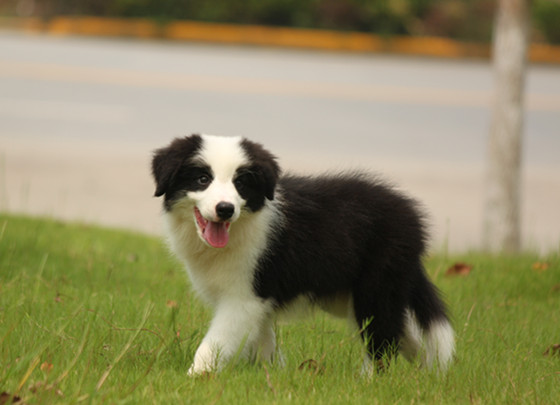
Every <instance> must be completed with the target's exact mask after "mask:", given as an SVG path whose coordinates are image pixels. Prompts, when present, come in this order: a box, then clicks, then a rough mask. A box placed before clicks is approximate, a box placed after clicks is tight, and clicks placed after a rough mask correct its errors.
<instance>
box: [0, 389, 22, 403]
mask: <svg viewBox="0 0 560 405" xmlns="http://www.w3.org/2000/svg"><path fill="white" fill-rule="evenodd" d="M4 404H23V402H21V398H20V397H18V396H17V395H11V394H8V393H7V392H6V391H3V392H2V393H1V394H0V405H4Z"/></svg>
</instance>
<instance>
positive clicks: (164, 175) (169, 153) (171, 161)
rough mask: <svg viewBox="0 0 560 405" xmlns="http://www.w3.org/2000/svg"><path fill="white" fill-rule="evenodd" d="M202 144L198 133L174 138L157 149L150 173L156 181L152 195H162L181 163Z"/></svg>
mask: <svg viewBox="0 0 560 405" xmlns="http://www.w3.org/2000/svg"><path fill="white" fill-rule="evenodd" d="M201 146H202V137H201V136H200V135H191V136H187V137H184V138H175V139H174V140H173V141H172V142H171V144H170V145H169V146H167V147H165V148H161V149H157V150H156V151H155V152H154V157H153V159H152V175H153V176H154V180H155V182H156V191H155V193H154V195H155V196H156V197H160V196H162V195H164V194H165V193H166V192H167V190H168V189H169V186H170V185H171V183H172V182H173V179H174V178H175V176H176V175H177V173H178V171H179V169H180V168H181V166H182V165H183V163H184V162H185V161H186V160H188V159H189V158H191V157H192V156H193V155H194V154H195V153H196V152H197V151H198V150H199V149H200V147H201Z"/></svg>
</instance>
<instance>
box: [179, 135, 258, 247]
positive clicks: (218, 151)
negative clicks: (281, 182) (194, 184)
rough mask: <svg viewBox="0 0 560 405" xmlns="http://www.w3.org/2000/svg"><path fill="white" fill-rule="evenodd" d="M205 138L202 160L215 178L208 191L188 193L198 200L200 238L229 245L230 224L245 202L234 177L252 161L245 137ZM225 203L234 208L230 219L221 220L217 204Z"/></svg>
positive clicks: (196, 214) (197, 220) (235, 218)
mask: <svg viewBox="0 0 560 405" xmlns="http://www.w3.org/2000/svg"><path fill="white" fill-rule="evenodd" d="M202 139H203V145H202V149H201V151H200V153H199V156H200V162H201V163H203V164H205V165H207V166H209V167H210V170H211V173H210V174H211V175H212V181H211V183H210V185H209V186H208V188H206V189H205V190H203V191H196V192H189V194H188V196H189V198H191V199H192V200H193V201H194V202H195V209H194V213H193V215H194V216H195V220H196V224H197V228H198V233H199V235H200V237H201V238H202V239H203V240H204V241H205V242H206V243H207V244H209V245H210V246H212V247H225V246H226V245H227V243H228V240H229V227H230V224H231V223H232V222H235V221H236V220H237V219H238V218H239V215H240V213H241V208H242V207H243V205H244V203H245V201H244V200H243V199H242V198H241V196H240V195H239V193H238V192H237V189H236V188H235V186H234V184H233V180H234V177H235V173H236V171H237V169H238V168H239V167H240V166H243V165H246V164H247V163H248V162H247V158H246V156H245V152H244V150H243V148H242V147H241V139H242V138H241V137H221V136H212V135H202ZM224 202H225V203H230V204H232V205H233V207H234V213H233V215H232V217H231V218H230V219H229V220H228V221H227V222H224V221H221V220H220V218H219V217H218V215H217V213H216V206H217V205H218V204H219V203H224Z"/></svg>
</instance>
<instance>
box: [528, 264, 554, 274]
mask: <svg viewBox="0 0 560 405" xmlns="http://www.w3.org/2000/svg"><path fill="white" fill-rule="evenodd" d="M549 267H550V264H549V263H547V262H535V263H533V265H532V266H531V268H532V269H533V271H536V272H537V273H542V272H544V271H547V270H548V268H549Z"/></svg>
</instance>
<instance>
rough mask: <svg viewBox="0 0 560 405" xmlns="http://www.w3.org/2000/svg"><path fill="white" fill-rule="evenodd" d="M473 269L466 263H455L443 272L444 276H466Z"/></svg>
mask: <svg viewBox="0 0 560 405" xmlns="http://www.w3.org/2000/svg"><path fill="white" fill-rule="evenodd" d="M472 269H473V266H472V265H470V264H467V263H462V262H459V263H455V264H454V265H453V266H451V267H450V268H448V269H447V270H446V271H445V275H446V276H466V275H468V274H469V273H470V272H471V271H472Z"/></svg>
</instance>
